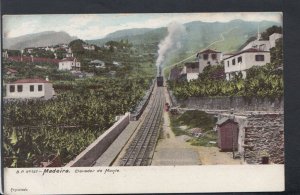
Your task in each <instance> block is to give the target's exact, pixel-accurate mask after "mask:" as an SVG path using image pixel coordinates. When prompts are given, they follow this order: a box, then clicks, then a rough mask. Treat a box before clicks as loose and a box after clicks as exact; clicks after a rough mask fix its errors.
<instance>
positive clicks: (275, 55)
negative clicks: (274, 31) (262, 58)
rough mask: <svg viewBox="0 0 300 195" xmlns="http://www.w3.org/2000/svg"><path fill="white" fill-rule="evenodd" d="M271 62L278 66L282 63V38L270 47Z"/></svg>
mask: <svg viewBox="0 0 300 195" xmlns="http://www.w3.org/2000/svg"><path fill="white" fill-rule="evenodd" d="M270 54H271V62H272V63H274V64H276V65H277V66H280V65H281V64H283V52H282V38H280V39H278V40H277V41H276V46H275V47H273V48H271V49H270Z"/></svg>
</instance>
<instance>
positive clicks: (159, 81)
mask: <svg viewBox="0 0 300 195" xmlns="http://www.w3.org/2000/svg"><path fill="white" fill-rule="evenodd" d="M156 81H157V87H163V86H164V78H163V77H162V76H158V77H156Z"/></svg>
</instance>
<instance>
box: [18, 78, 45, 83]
mask: <svg viewBox="0 0 300 195" xmlns="http://www.w3.org/2000/svg"><path fill="white" fill-rule="evenodd" d="M15 83H50V82H49V81H46V80H45V79H41V78H34V79H20V80H17V81H15V82H13V84H15Z"/></svg>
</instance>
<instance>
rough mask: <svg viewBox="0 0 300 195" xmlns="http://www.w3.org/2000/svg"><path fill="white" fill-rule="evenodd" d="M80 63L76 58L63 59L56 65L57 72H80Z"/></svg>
mask: <svg viewBox="0 0 300 195" xmlns="http://www.w3.org/2000/svg"><path fill="white" fill-rule="evenodd" d="M80 67H81V65H80V62H78V61H77V59H76V58H72V57H70V58H65V59H62V60H61V61H60V62H59V63H58V70H75V71H80Z"/></svg>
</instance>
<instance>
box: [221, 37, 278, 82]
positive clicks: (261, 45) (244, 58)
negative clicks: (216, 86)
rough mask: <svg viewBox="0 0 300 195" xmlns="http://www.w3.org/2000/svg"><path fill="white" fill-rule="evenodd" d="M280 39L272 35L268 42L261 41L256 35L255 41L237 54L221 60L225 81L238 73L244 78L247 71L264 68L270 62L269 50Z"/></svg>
mask: <svg viewBox="0 0 300 195" xmlns="http://www.w3.org/2000/svg"><path fill="white" fill-rule="evenodd" d="M280 38H282V34H279V33H273V34H272V35H270V36H269V40H262V39H261V36H260V34H259V33H258V34H257V38H256V40H253V41H251V42H249V43H248V44H247V45H246V46H245V47H243V48H242V49H241V50H240V51H239V52H237V53H235V54H231V55H230V56H228V57H226V58H224V59H223V61H224V69H225V74H226V80H230V79H232V78H233V77H234V75H236V74H238V73H239V72H241V73H242V75H243V78H246V74H247V71H246V70H248V69H250V68H251V67H253V66H264V65H266V64H267V63H270V61H271V55H270V49H271V48H273V47H275V46H276V42H277V41H278V40H279V39H280Z"/></svg>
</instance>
